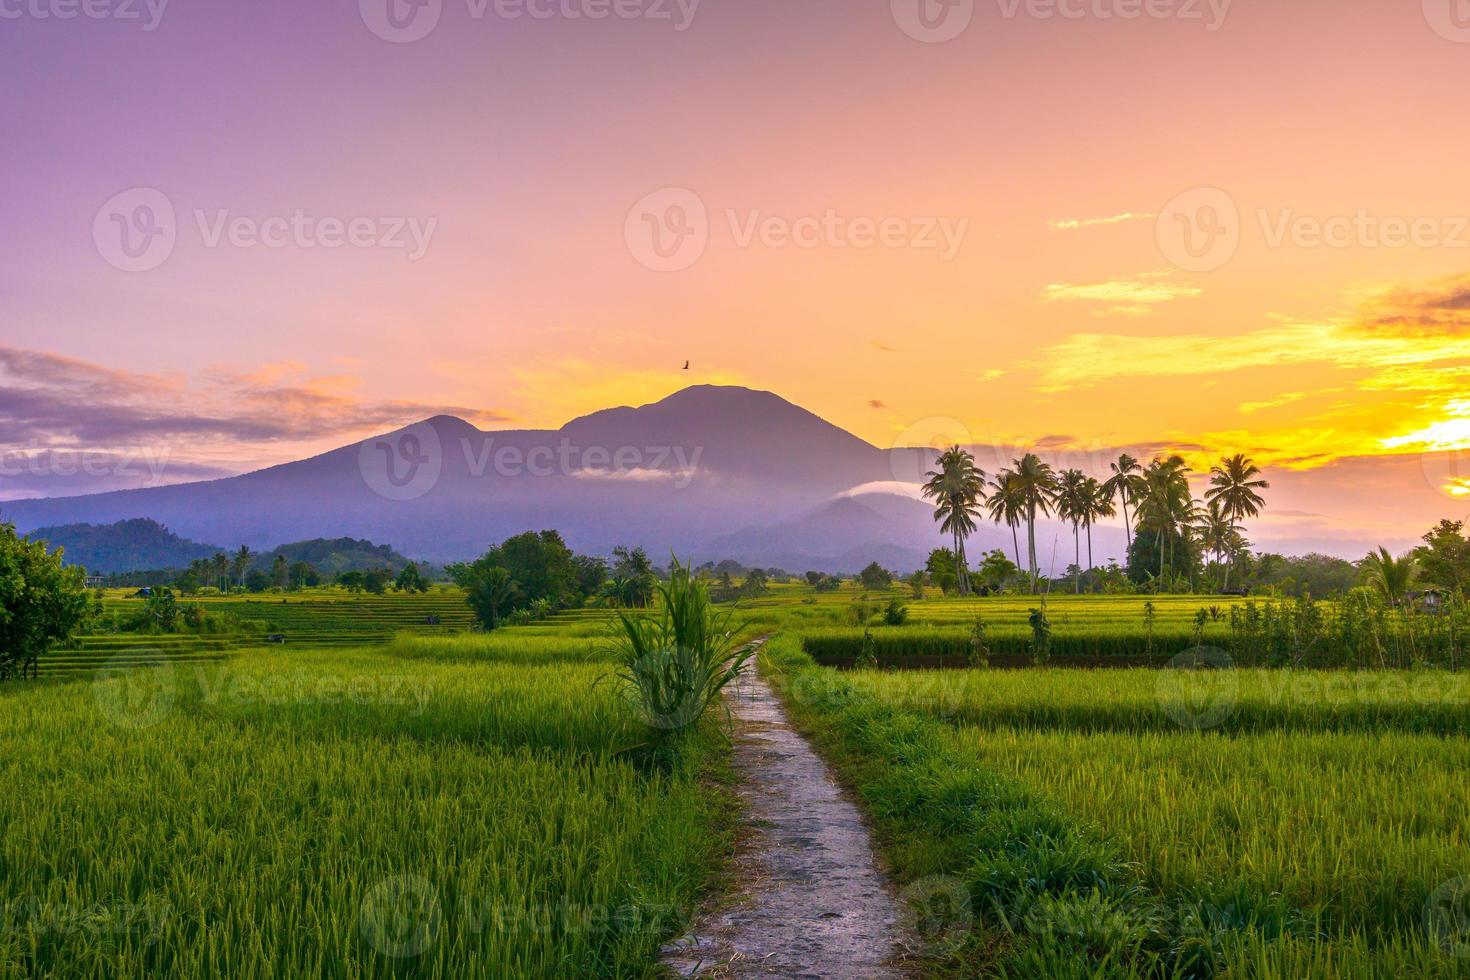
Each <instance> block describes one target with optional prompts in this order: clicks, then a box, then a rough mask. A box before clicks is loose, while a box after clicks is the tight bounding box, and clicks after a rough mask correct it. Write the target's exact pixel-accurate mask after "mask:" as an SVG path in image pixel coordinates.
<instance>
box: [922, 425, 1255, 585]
mask: <svg viewBox="0 0 1470 980" xmlns="http://www.w3.org/2000/svg"><path fill="white" fill-rule="evenodd" d="M1109 469H1110V471H1111V472H1110V474H1109V475H1108V476H1107V477H1106V478H1105V479H1101V480H1100V479H1098V478H1097V477H1094V476H1090V475H1088V474H1086V473H1084V472H1082V471H1081V470H1078V469H1066V470H1063V471H1061V472H1057V471H1056V470H1055V469H1053V467H1052V466H1051V465H1050V464H1048V463H1046V462H1044V461H1043V460H1042V459H1041V458H1040V457H1039V456H1037V455H1036V454H1035V453H1027V454H1026V455H1024V456H1023V457H1021V458H1020V459H1017V460H1014V461H1013V463H1012V466H1011V467H1009V468H1007V469H1004V470H1002V471H1000V472H999V473H996V474H994V475H993V476H992V475H989V474H987V473H985V471H984V470H982V469H980V467H979V466H977V465H976V463H975V457H974V456H973V455H972V454H971V453H970V452H968V451H967V450H965V449H963V448H961V447H960V446H953V447H951V448H949V449H947V450H945V451H944V452H942V453H940V454H939V457H938V460H937V461H936V465H935V469H934V470H932V471H930V472H928V473H926V474H925V482H924V484H923V486H922V487H921V491H922V493H923V495H924V497H925V498H926V499H928V500H930V501H932V502H933V503H934V520H935V521H936V522H937V523H938V524H939V527H940V530H941V531H942V532H943V533H945V534H948V535H950V539H951V542H952V554H953V555H954V570H955V576H956V583H955V586H956V589H957V591H958V592H959V593H960V594H961V595H970V594H971V593H972V592H973V591H974V588H973V579H972V575H971V571H970V562H969V558H968V555H967V554H966V550H965V544H966V541H967V540H968V539H969V538H970V537H971V536H972V535H974V533H975V532H976V530H977V528H978V526H979V522H980V521H981V520H983V519H984V517H989V519H990V520H991V521H993V522H994V523H996V524H997V525H1002V524H1003V525H1005V526H1007V527H1009V528H1010V531H1011V541H1012V544H1013V546H1014V549H1015V564H1016V566H1017V567H1018V568H1022V569H1024V570H1025V573H1026V578H1027V582H1028V584H1029V588H1030V589H1031V591H1032V592H1035V591H1036V590H1037V588H1038V587H1039V583H1040V581H1041V571H1040V563H1039V560H1038V555H1037V548H1036V525H1037V521H1038V520H1040V519H1042V518H1047V517H1056V518H1058V519H1060V520H1062V521H1063V522H1065V523H1067V524H1070V525H1071V526H1072V537H1073V548H1074V556H1075V561H1074V563H1073V566H1072V569H1071V576H1070V577H1071V578H1072V579H1073V585H1074V589H1075V590H1076V591H1078V592H1080V591H1082V579H1083V576H1084V574H1085V573H1091V572H1092V571H1093V570H1094V569H1096V567H1097V566H1096V562H1095V561H1094V559H1093V552H1092V529H1093V527H1094V526H1095V525H1097V524H1098V523H1100V522H1102V521H1105V520H1109V519H1112V518H1114V517H1117V516H1118V515H1119V514H1120V512H1121V515H1122V523H1123V529H1124V533H1125V536H1126V539H1127V545H1128V573H1129V575H1130V577H1131V578H1133V579H1134V580H1135V581H1137V582H1147V583H1149V584H1152V585H1154V586H1155V587H1156V588H1157V589H1159V590H1161V591H1162V590H1164V589H1165V588H1168V587H1173V586H1175V585H1177V583H1178V580H1179V578H1180V573H1181V570H1188V569H1190V568H1191V567H1192V566H1193V564H1194V563H1195V561H1196V560H1197V559H1198V557H1199V556H1200V555H1210V556H1212V557H1214V559H1215V561H1216V564H1217V565H1218V566H1219V568H1220V569H1221V571H1222V573H1223V576H1224V579H1223V583H1222V587H1223V589H1224V590H1226V591H1228V590H1229V587H1230V575H1231V572H1232V570H1233V569H1234V568H1235V566H1236V565H1237V564H1238V563H1239V561H1240V560H1241V558H1242V557H1243V556H1244V555H1245V554H1247V553H1248V551H1249V548H1250V544H1249V542H1247V541H1246V539H1245V535H1244V532H1245V526H1244V522H1245V521H1246V519H1248V518H1253V517H1258V516H1259V515H1260V513H1261V512H1262V510H1264V509H1265V506H1266V501H1265V498H1264V497H1263V496H1262V495H1261V491H1264V490H1267V489H1269V488H1270V484H1269V483H1268V482H1267V481H1266V480H1264V479H1262V476H1261V470H1260V468H1259V467H1258V466H1256V464H1255V463H1254V462H1253V461H1252V460H1251V459H1250V458H1249V457H1247V456H1245V455H1244V454H1236V455H1234V456H1229V457H1226V458H1224V459H1222V460H1220V462H1219V464H1218V465H1216V466H1214V467H1212V468H1211V469H1210V471H1209V474H1208V488H1207V489H1206V491H1205V493H1204V498H1203V499H1202V500H1197V499H1195V496H1194V491H1193V488H1192V485H1191V483H1190V476H1191V474H1192V472H1193V471H1192V470H1191V469H1190V467H1189V464H1188V463H1186V462H1185V460H1184V458H1183V457H1181V456H1178V455H1172V456H1168V457H1160V458H1157V459H1155V460H1153V462H1151V463H1149V464H1148V465H1147V466H1145V465H1143V464H1142V463H1140V462H1139V460H1137V459H1136V458H1134V457H1133V456H1130V455H1128V454H1127V453H1124V454H1121V455H1120V456H1119V457H1118V458H1117V460H1115V461H1114V462H1112V463H1111V464H1110V465H1109ZM1023 527H1024V528H1025V552H1024V554H1023V552H1022V547H1021V544H1022V541H1021V529H1022V528H1023ZM1084 540H1085V541H1086V547H1087V565H1086V567H1085V571H1084V566H1083V563H1082V548H1083V542H1084Z"/></svg>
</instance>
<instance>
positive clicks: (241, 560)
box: [230, 545, 252, 589]
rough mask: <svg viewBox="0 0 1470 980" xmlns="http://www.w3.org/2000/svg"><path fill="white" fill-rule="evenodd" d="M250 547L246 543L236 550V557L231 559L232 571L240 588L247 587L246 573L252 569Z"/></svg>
mask: <svg viewBox="0 0 1470 980" xmlns="http://www.w3.org/2000/svg"><path fill="white" fill-rule="evenodd" d="M251 557H252V556H251V554H250V549H249V548H247V547H245V546H244V545H241V546H240V550H239V551H237V552H235V557H234V558H232V559H231V560H230V573H231V576H232V577H233V578H234V580H235V582H236V583H238V584H239V586H240V588H242V589H243V588H245V573H246V572H248V571H250V559H251Z"/></svg>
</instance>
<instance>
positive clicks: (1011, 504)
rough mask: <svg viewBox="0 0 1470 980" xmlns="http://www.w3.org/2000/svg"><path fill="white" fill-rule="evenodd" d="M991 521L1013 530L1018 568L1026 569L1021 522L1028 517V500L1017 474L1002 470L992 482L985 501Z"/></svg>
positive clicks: (1012, 535)
mask: <svg viewBox="0 0 1470 980" xmlns="http://www.w3.org/2000/svg"><path fill="white" fill-rule="evenodd" d="M985 508H986V509H987V510H988V511H990V519H991V520H993V521H995V523H997V524H1006V525H1008V526H1009V527H1010V529H1011V545H1012V546H1013V547H1014V548H1015V549H1016V567H1017V568H1025V567H1026V566H1025V563H1024V562H1022V561H1021V539H1020V527H1021V520H1022V519H1023V518H1024V517H1025V516H1026V498H1025V495H1024V494H1023V493H1022V492H1021V484H1020V482H1019V481H1018V480H1017V478H1016V474H1015V473H1013V472H1012V471H1010V470H1002V471H1001V472H999V473H997V474H996V475H995V479H994V480H991V481H990V495H989V496H988V497H987V498H986V500H985Z"/></svg>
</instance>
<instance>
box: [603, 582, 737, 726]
mask: <svg viewBox="0 0 1470 980" xmlns="http://www.w3.org/2000/svg"><path fill="white" fill-rule="evenodd" d="M658 593H659V597H660V599H661V601H660V603H659V610H658V614H657V615H630V614H629V613H627V612H622V611H620V612H619V613H618V619H617V623H616V624H615V626H614V633H613V641H612V646H613V652H614V655H615V656H616V658H617V662H618V668H619V669H618V677H619V678H620V679H621V680H622V682H623V684H624V687H625V689H626V691H627V694H628V697H629V700H630V701H631V702H632V703H633V705H634V706H635V707H636V708H637V710H638V712H639V714H640V716H641V717H642V720H643V721H644V723H645V724H646V725H648V727H650V728H652V729H654V730H656V731H662V732H677V731H683V730H686V729H688V728H689V727H690V726H692V725H694V724H695V723H697V722H698V721H699V719H700V718H701V717H703V716H704V714H705V712H706V711H707V710H708V709H709V707H710V706H711V705H712V704H714V703H715V701H716V700H717V699H718V698H719V697H720V692H721V691H723V690H724V689H725V687H726V686H727V685H728V684H730V683H731V682H732V681H734V680H735V679H736V678H737V677H739V676H740V675H741V673H743V672H744V671H745V668H746V665H747V664H748V662H749V661H750V658H751V657H752V656H753V655H754V651H753V650H750V649H737V648H736V645H735V634H736V629H735V627H734V626H733V625H732V624H731V619H732V614H731V613H729V612H725V613H720V612H718V611H716V610H715V608H714V604H713V602H712V601H711V599H710V595H709V589H708V588H707V587H706V586H705V585H704V583H702V582H699V581H697V580H696V579H695V578H694V576H693V575H691V574H690V572H689V569H688V568H687V567H685V566H683V565H681V564H679V562H678V561H677V560H675V561H674V563H673V569H672V572H671V574H670V575H669V581H668V584H666V585H663V584H661V585H659V586H658Z"/></svg>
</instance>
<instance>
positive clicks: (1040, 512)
mask: <svg viewBox="0 0 1470 980" xmlns="http://www.w3.org/2000/svg"><path fill="white" fill-rule="evenodd" d="M1012 472H1013V473H1014V477H1013V479H1014V480H1015V483H1016V487H1017V492H1018V493H1019V494H1020V495H1021V501H1022V504H1023V507H1024V512H1025V515H1026V556H1027V561H1028V564H1027V568H1028V569H1029V571H1030V573H1031V591H1032V592H1033V593H1034V592H1035V591H1036V586H1037V582H1038V579H1039V576H1040V570H1039V568H1038V567H1037V562H1036V519H1037V518H1038V517H1045V516H1047V515H1048V514H1050V513H1051V507H1052V501H1053V495H1054V494H1055V492H1056V486H1057V481H1056V474H1055V473H1053V472H1052V468H1051V467H1050V466H1049V465H1047V464H1046V463H1043V462H1042V461H1041V457H1039V456H1037V455H1036V454H1035V453H1027V454H1026V455H1025V456H1023V457H1021V458H1020V459H1018V460H1016V461H1015V465H1014V469H1013V470H1012Z"/></svg>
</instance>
